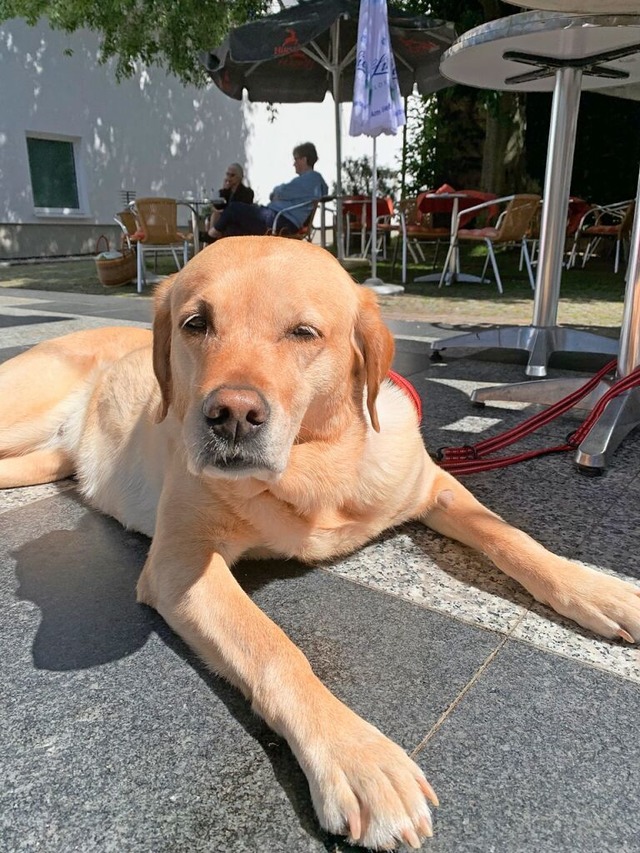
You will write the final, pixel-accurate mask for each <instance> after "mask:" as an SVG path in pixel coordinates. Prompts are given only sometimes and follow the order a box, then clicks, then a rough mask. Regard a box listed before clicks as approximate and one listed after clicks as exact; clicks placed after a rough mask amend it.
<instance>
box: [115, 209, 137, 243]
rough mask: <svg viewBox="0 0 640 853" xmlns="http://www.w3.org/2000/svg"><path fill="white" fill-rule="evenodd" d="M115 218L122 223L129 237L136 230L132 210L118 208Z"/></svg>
mask: <svg viewBox="0 0 640 853" xmlns="http://www.w3.org/2000/svg"><path fill="white" fill-rule="evenodd" d="M116 219H117V220H119V221H120V222H121V223H122V225H123V226H124V228H125V230H126V232H127V235H128V236H129V237H133V236H134V235H135V234H136V232H137V231H138V225H137V223H136V218H135V216H134V214H133V211H132V210H119V211H118V213H116Z"/></svg>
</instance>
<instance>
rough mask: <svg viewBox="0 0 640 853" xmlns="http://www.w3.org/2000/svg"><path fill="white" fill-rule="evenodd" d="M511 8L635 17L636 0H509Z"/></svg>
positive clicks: (638, 5)
mask: <svg viewBox="0 0 640 853" xmlns="http://www.w3.org/2000/svg"><path fill="white" fill-rule="evenodd" d="M509 3H511V5H512V6H522V7H523V8H524V9H539V10H545V11H548V12H570V13H571V14H576V13H577V14H580V15H637V14H638V12H639V11H640V3H639V2H638V0H509Z"/></svg>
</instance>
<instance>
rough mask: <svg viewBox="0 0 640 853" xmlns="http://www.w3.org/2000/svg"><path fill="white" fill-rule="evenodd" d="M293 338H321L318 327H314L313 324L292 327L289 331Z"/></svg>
mask: <svg viewBox="0 0 640 853" xmlns="http://www.w3.org/2000/svg"><path fill="white" fill-rule="evenodd" d="M289 334H290V335H291V337H292V338H302V339H303V340H311V339H312V338H319V337H320V332H319V331H318V330H317V329H314V328H313V326H304V325H303V326H295V328H293V329H291V332H290V333H289Z"/></svg>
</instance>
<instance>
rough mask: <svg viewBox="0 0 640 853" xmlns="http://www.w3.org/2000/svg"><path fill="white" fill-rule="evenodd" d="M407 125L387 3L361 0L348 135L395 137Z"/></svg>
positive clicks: (375, 0)
mask: <svg viewBox="0 0 640 853" xmlns="http://www.w3.org/2000/svg"><path fill="white" fill-rule="evenodd" d="M404 123H405V115H404V106H403V103H402V96H401V95H400V87H399V85H398V75H397V73H396V64H395V60H394V57H393V51H392V50H391V40H390V36H389V25H388V21H387V0H361V3H360V17H359V19H358V44H357V51H356V71H355V82H354V87H353V107H352V110H351V124H350V126H349V133H350V135H351V136H360V135H362V134H366V135H367V136H372V137H376V136H379V135H380V134H381V133H386V134H390V135H395V134H396V132H397V130H398V128H399V127H402V125H403V124H404ZM374 191H375V190H374Z"/></svg>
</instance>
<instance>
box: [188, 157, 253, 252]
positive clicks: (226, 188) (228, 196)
mask: <svg viewBox="0 0 640 853" xmlns="http://www.w3.org/2000/svg"><path fill="white" fill-rule="evenodd" d="M243 178H244V169H243V168H242V166H241V165H240V163H231V165H230V166H227V171H226V172H225V174H224V182H223V184H222V187H221V188H220V191H219V193H218V195H219V198H217V199H215V201H214V202H213V210H212V211H211V215H210V217H209V222H208V223H207V230H206V231H203V232H200V241H201V242H202V243H211V242H213V237H212V236H211V231H212V230H213V227H214V226H215V224H216V222H217V221H218V219H219V218H220V214H221V213H222V211H223V210H224V208H225V207H226V206H227V205H228V204H229V203H230V202H236V203H239V204H253V198H254V195H253V190H252V189H251V187H248V186H247V185H246V184H244V183H243Z"/></svg>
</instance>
